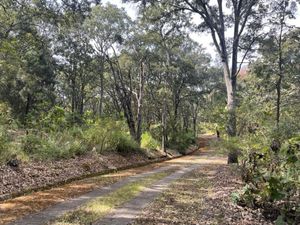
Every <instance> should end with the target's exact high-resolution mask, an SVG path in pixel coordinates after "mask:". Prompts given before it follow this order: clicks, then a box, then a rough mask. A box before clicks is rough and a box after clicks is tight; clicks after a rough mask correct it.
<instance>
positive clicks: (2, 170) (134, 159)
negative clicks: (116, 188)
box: [0, 152, 149, 196]
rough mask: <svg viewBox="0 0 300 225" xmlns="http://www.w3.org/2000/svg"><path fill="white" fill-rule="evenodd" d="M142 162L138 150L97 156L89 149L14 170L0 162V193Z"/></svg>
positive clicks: (40, 185) (15, 191)
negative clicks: (77, 154) (71, 156)
mask: <svg viewBox="0 0 300 225" xmlns="http://www.w3.org/2000/svg"><path fill="white" fill-rule="evenodd" d="M146 161H149V159H148V157H147V156H146V155H145V154H141V153H132V154H128V155H126V156H122V155H120V154H117V153H115V152H109V153H106V154H101V155H100V154H97V153H93V152H91V153H89V154H86V155H83V156H77V157H75V158H71V159H64V160H58V161H43V162H41V161H33V162H27V163H22V164H21V165H20V167H19V168H17V169H15V168H12V167H10V166H7V165H0V196H3V195H7V194H12V193H18V192H23V191H26V190H31V189H32V188H42V187H46V186H49V185H53V184H55V183H61V182H64V181H66V180H69V179H74V178H76V177H81V176H85V175H88V174H94V173H99V172H101V171H104V170H107V169H111V168H120V167H124V166H128V165H131V164H134V163H142V162H146Z"/></svg>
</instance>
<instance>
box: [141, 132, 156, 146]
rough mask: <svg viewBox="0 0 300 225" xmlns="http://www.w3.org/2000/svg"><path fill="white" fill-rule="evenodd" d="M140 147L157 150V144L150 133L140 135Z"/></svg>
mask: <svg viewBox="0 0 300 225" xmlns="http://www.w3.org/2000/svg"><path fill="white" fill-rule="evenodd" d="M141 147H142V148H146V149H158V148H159V142H158V141H157V140H155V139H154V138H153V137H152V135H151V133H150V132H145V133H143V134H142V140H141Z"/></svg>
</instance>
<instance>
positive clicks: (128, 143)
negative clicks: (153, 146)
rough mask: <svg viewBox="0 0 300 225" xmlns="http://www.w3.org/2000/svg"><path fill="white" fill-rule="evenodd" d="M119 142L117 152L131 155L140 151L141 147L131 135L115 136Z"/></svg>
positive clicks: (121, 134) (120, 134)
mask: <svg viewBox="0 0 300 225" xmlns="http://www.w3.org/2000/svg"><path fill="white" fill-rule="evenodd" d="M115 138H116V140H117V146H116V150H117V151H118V152H120V153H130V152H132V151H137V150H139V145H138V144H137V143H136V142H135V141H134V140H133V139H132V137H131V136H130V135H129V134H126V133H119V134H117V135H116V134H115Z"/></svg>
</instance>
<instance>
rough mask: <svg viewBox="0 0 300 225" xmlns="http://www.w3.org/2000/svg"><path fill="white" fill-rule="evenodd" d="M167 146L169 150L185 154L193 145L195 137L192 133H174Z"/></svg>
mask: <svg viewBox="0 0 300 225" xmlns="http://www.w3.org/2000/svg"><path fill="white" fill-rule="evenodd" d="M169 144H170V148H174V149H177V150H178V151H179V152H182V153H185V150H186V149H187V148H188V147H189V146H190V145H191V144H195V136H194V134H193V133H192V132H176V133H173V134H172V136H171V139H170V143H169Z"/></svg>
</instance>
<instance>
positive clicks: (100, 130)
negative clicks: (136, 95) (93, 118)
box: [84, 119, 138, 152]
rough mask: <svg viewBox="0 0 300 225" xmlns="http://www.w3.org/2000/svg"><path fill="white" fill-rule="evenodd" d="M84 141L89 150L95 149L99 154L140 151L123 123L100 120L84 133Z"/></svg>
mask: <svg viewBox="0 0 300 225" xmlns="http://www.w3.org/2000/svg"><path fill="white" fill-rule="evenodd" d="M84 139H85V140H84V141H85V144H86V146H87V148H88V149H90V150H91V149H93V148H94V149H96V151H97V152H104V151H109V150H117V151H119V152H128V151H130V150H136V149H138V145H137V143H136V142H135V141H134V140H132V138H131V136H130V135H129V134H128V131H127V126H126V124H124V122H123V121H113V120H110V119H102V120H99V121H97V122H96V123H95V124H94V125H92V126H91V127H90V128H89V129H87V130H86V131H85V132H84Z"/></svg>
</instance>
